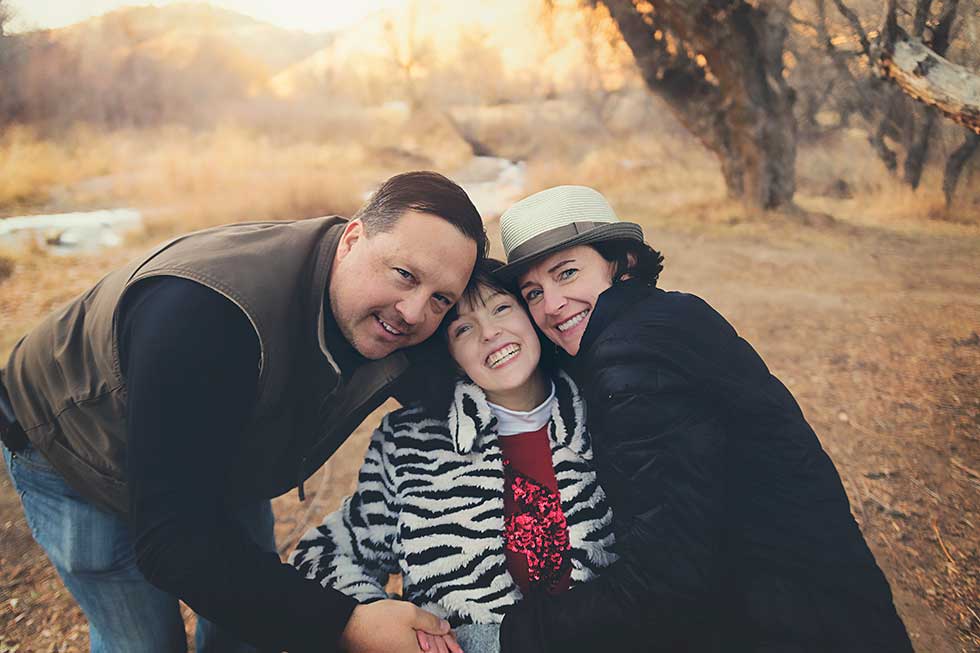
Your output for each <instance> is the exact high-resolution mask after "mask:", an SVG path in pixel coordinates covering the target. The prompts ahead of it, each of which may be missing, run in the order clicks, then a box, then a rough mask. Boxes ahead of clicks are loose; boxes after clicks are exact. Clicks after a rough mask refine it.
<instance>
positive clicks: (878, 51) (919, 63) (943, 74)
mask: <svg viewBox="0 0 980 653" xmlns="http://www.w3.org/2000/svg"><path fill="white" fill-rule="evenodd" d="M815 2H816V4H817V10H818V20H819V24H818V32H819V38H820V39H821V41H822V42H823V43H824V46H825V49H826V51H827V52H828V53H829V54H830V56H831V57H832V58H833V59H834V60H835V61H836V62H837V67H838V69H839V70H840V72H841V74H842V77H846V78H847V79H848V80H849V82H850V83H851V84H852V85H854V86H855V87H857V88H859V89H860V91H859V92H860V93H861V95H862V96H863V100H862V103H861V107H860V111H861V114H862V116H863V117H864V118H865V120H866V122H867V123H868V124H869V125H870V126H871V137H870V140H871V143H872V145H873V146H874V148H875V151H876V152H877V153H878V155H879V156H880V157H881V159H882V161H883V162H884V163H885V165H886V167H888V169H889V170H892V171H893V172H895V173H896V174H898V155H897V153H896V152H895V150H894V149H893V148H892V147H890V146H889V145H888V143H887V141H886V138H887V139H890V140H891V141H893V142H894V143H896V144H899V145H900V146H901V148H902V149H903V150H904V154H905V158H904V162H903V165H902V171H901V177H902V179H903V180H904V181H905V183H907V184H908V185H909V186H911V187H912V188H917V187H918V186H919V183H920V181H921V178H922V172H923V168H924V166H925V162H926V160H927V157H928V155H929V152H930V149H931V146H932V145H933V144H934V142H935V140H936V138H935V134H936V130H937V119H938V117H939V116H940V115H943V116H945V117H947V118H949V119H950V120H952V121H954V122H956V123H958V124H960V125H963V126H964V127H965V128H966V129H967V130H969V132H972V133H968V136H967V137H966V139H965V140H964V142H963V144H962V145H961V146H960V147H959V148H957V149H956V150H955V151H954V152H953V153H952V154H950V156H949V159H948V160H947V163H946V166H945V170H944V180H943V191H944V194H945V196H946V201H947V204H949V203H950V202H951V201H952V194H953V190H954V189H955V187H956V185H957V181H958V179H959V176H960V174H961V173H962V171H963V168H964V166H965V165H966V163H967V161H968V160H969V158H970V157H971V156H972V155H973V153H974V152H975V151H976V149H977V147H976V143H975V139H974V138H973V136H974V135H975V134H980V76H978V74H977V73H976V72H975V71H971V70H969V69H967V68H965V67H963V66H959V65H957V64H955V63H953V62H951V61H949V60H947V59H946V58H945V55H946V54H947V51H948V50H949V49H950V46H951V44H952V40H953V32H954V21H955V20H956V18H957V9H958V8H959V0H944V2H942V3H941V5H934V3H933V0H915V5H914V7H913V8H912V10H910V11H907V12H905V14H906V15H904V16H902V18H903V20H900V17H899V13H898V5H897V2H896V0H885V19H884V23H883V25H882V26H881V27H880V29H877V30H871V29H868V28H867V27H865V24H863V23H862V20H861V18H860V17H859V15H858V13H857V12H856V11H854V10H853V9H852V8H851V7H850V6H848V4H845V2H844V0H833V3H834V6H835V8H836V10H837V12H838V13H839V14H840V16H841V17H842V18H843V20H844V21H845V22H846V24H847V25H848V27H849V29H850V30H851V34H852V36H853V39H854V40H856V42H857V43H858V44H859V49H858V50H857V51H856V52H847V51H844V50H841V49H838V48H836V47H835V46H834V45H833V39H832V38H831V37H830V34H829V31H828V26H827V24H828V23H827V16H826V13H825V9H824V2H825V0H815ZM937 9H938V10H937ZM865 22H867V21H865ZM853 54H858V55H860V56H861V57H862V58H863V62H862V61H860V60H856V59H854V58H853V57H850V56H849V55H853ZM862 76H863V79H862ZM880 79H884V80H890V81H891V82H893V83H892V84H891V85H889V86H887V87H884V88H883V87H882V85H881V83H880V81H879V80H880Z"/></svg>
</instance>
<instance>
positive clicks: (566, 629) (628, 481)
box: [501, 341, 725, 653]
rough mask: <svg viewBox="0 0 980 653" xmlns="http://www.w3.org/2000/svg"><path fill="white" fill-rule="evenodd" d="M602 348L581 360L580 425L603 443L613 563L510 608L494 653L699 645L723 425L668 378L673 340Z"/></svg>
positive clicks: (684, 381) (685, 381) (717, 526)
mask: <svg viewBox="0 0 980 653" xmlns="http://www.w3.org/2000/svg"><path fill="white" fill-rule="evenodd" d="M611 344H612V346H610V347H609V348H607V349H603V350H599V351H597V352H596V356H595V357H594V358H593V359H592V360H590V361H589V362H590V366H591V367H590V369H592V370H594V371H593V373H592V376H591V377H590V381H591V388H590V389H591V392H590V393H589V422H590V428H592V426H593V425H594V426H595V428H594V429H593V433H594V434H595V437H596V438H597V439H598V438H600V437H601V438H604V440H605V441H604V442H603V443H602V444H601V454H600V452H599V451H598V450H597V458H599V459H600V463H601V467H600V475H599V482H600V483H602V484H603V487H604V489H606V491H607V495H608V496H609V498H610V502H611V507H612V509H613V515H614V517H615V519H616V521H617V522H618V528H617V551H618V553H619V554H620V558H619V560H618V561H617V562H615V563H614V564H613V565H611V566H610V567H608V568H607V569H605V570H604V571H603V572H602V575H601V576H600V577H599V578H598V579H596V580H594V581H592V582H590V583H587V584H585V585H581V586H578V587H576V588H573V589H571V590H569V591H567V592H564V593H562V594H560V595H557V596H549V597H541V598H538V597H530V598H528V599H527V600H525V601H523V602H522V603H520V604H519V605H517V606H515V607H514V608H513V609H512V610H511V611H509V612H508V614H507V616H506V617H505V618H504V621H503V624H502V628H501V647H502V651H503V652H504V653H523V652H524V651H528V652H530V651H536V652H552V651H554V652H557V651H562V652H563V653H565V652H574V651H594V650H595V649H597V648H599V649H603V650H606V649H611V648H617V649H623V650H639V649H642V650H651V649H653V648H654V647H656V646H658V645H661V644H662V648H663V650H672V649H674V648H678V646H676V645H677V644H678V643H683V642H685V641H688V640H697V639H698V638H699V637H701V636H703V633H699V632H698V630H697V620H698V614H699V610H698V607H699V606H701V608H702V609H703V607H704V605H705V604H704V601H705V600H706V598H707V597H708V596H709V595H710V594H711V592H712V590H713V587H712V582H713V580H712V579H713V578H714V577H715V574H714V571H715V569H714V568H715V565H716V560H717V549H718V546H719V543H720V537H719V533H720V530H721V524H722V514H721V511H722V505H723V502H722V499H723V496H724V480H723V479H724V477H725V475H724V469H723V449H724V442H725V432H724V428H723V423H722V420H721V418H720V417H719V414H718V411H715V410H712V408H711V402H710V401H709V400H708V396H707V394H708V393H707V392H706V389H705V388H704V387H702V385H701V384H700V383H698V382H697V381H696V380H695V379H694V378H693V377H691V376H686V375H685V374H683V373H681V372H677V371H676V370H677V369H687V367H686V365H680V366H678V365H677V356H681V358H685V357H686V356H687V355H694V353H693V352H690V351H686V352H679V351H678V350H677V348H678V347H680V348H683V343H681V342H679V341H678V342H676V343H673V346H671V347H669V348H662V347H656V348H654V349H652V350H651V349H648V348H647V347H642V348H640V349H639V350H637V349H635V348H634V349H633V350H632V351H630V350H629V349H630V348H629V346H628V345H625V343H624V341H617V342H613V343H611ZM644 344H646V343H644ZM666 344H670V343H666ZM660 352H670V353H669V354H661V353H660Z"/></svg>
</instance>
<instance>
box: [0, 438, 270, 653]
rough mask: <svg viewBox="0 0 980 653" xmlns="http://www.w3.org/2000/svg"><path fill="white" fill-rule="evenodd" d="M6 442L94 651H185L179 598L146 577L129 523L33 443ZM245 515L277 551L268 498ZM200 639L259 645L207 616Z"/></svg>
mask: <svg viewBox="0 0 980 653" xmlns="http://www.w3.org/2000/svg"><path fill="white" fill-rule="evenodd" d="M0 449H2V450H3V456H4V460H5V461H6V463H7V469H8V471H9V472H10V478H11V479H12V480H13V482H14V487H15V488H16V489H17V493H18V494H19V495H20V501H21V504H22V505H23V507H24V514H25V515H26V517H27V523H28V525H29V526H30V528H31V534H32V535H33V536H34V539H35V540H37V542H38V544H40V545H41V548H43V549H44V551H45V553H47V554H48V558H49V559H50V560H51V563H52V564H53V565H54V567H55V569H56V570H57V571H58V574H59V575H60V576H61V580H62V581H64V583H65V587H66V588H68V591H69V592H71V595H72V596H73V597H75V600H76V601H78V604H79V605H80V606H81V608H82V611H83V612H84V613H85V616H86V617H87V618H88V621H89V642H90V650H91V651H92V652H93V653H109V652H119V653H158V652H159V653H171V652H181V653H182V652H184V651H186V650H187V638H186V637H185V635H184V622H183V619H182V618H181V616H180V608H179V606H178V604H177V599H176V598H175V597H173V596H171V595H170V594H167V593H166V592H164V591H163V590H160V589H157V588H156V587H154V586H153V585H151V584H150V583H149V582H147V581H146V579H145V578H143V575H142V574H141V573H140V571H139V569H137V568H136V555H135V553H134V551H133V543H132V539H131V537H130V533H129V528H128V527H127V526H126V523H125V522H124V521H123V520H122V519H120V518H119V517H117V516H116V515H114V514H112V513H109V512H105V511H104V510H102V509H100V508H97V507H96V506H94V505H93V504H91V503H89V502H88V501H86V500H85V499H83V498H82V497H81V496H79V495H78V493H76V492H75V491H74V490H72V489H71V488H70V487H68V485H67V484H66V483H65V481H64V479H62V477H61V475H60V474H58V472H56V471H55V470H54V469H53V468H52V467H51V465H50V464H48V461H47V460H45V458H44V457H43V456H42V455H41V454H40V453H39V452H38V451H37V450H36V449H34V448H33V447H30V446H29V447H28V448H27V449H26V450H24V451H21V452H18V453H16V454H11V453H10V451H8V450H7V448H6V447H3V446H0ZM238 517H239V519H240V520H241V523H242V525H243V526H244V528H245V529H246V530H247V532H248V533H249V535H250V536H251V537H252V538H253V539H254V540H255V541H256V542H257V543H259V545H260V546H261V547H262V548H263V550H266V551H275V550H276V544H275V536H274V533H273V526H274V517H273V515H272V506H271V504H270V502H269V501H262V502H260V503H258V504H255V505H251V506H248V507H247V508H246V509H242V510H241V511H239V513H238ZM194 642H195V645H196V647H197V650H198V651H199V652H200V653H251V652H252V651H254V650H255V649H253V648H252V647H251V646H249V645H247V644H243V643H241V642H239V641H237V640H235V639H234V638H233V637H232V636H231V635H229V634H228V633H226V632H224V631H222V630H221V629H220V628H218V627H217V626H215V625H214V624H213V623H211V622H209V621H207V620H205V619H203V618H200V617H199V618H198V622H197V632H196V633H195V636H194Z"/></svg>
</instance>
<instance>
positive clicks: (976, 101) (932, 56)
mask: <svg viewBox="0 0 980 653" xmlns="http://www.w3.org/2000/svg"><path fill="white" fill-rule="evenodd" d="M890 2H894V0H890ZM875 68H876V70H877V72H878V74H879V75H880V76H881V77H882V78H884V79H891V80H893V81H894V82H895V83H896V84H897V85H898V87H899V88H901V89H902V91H904V92H905V93H906V94H907V95H910V96H911V97H913V98H915V99H916V100H919V101H920V102H923V103H924V104H927V105H929V106H933V107H936V109H938V110H939V111H941V112H942V113H943V114H944V115H945V116H946V117H948V118H949V119H951V120H953V121H954V122H957V123H959V124H961V125H963V126H964V127H966V128H967V129H970V130H972V131H973V132H975V133H977V134H980V76H978V75H977V74H976V73H975V72H973V71H971V70H968V69H967V68H965V67H963V66H960V65H957V64H954V63H952V62H951V61H949V60H947V59H944V58H943V57H941V56H939V55H938V54H936V53H935V52H933V51H932V50H930V49H929V48H927V47H926V46H925V45H924V44H923V43H922V42H921V41H917V40H913V39H910V38H909V37H908V36H907V35H905V34H904V33H903V34H899V35H897V37H896V40H895V43H894V45H893V47H892V51H891V52H888V51H887V50H885V49H882V51H881V53H880V56H879V57H878V58H877V60H876V61H875Z"/></svg>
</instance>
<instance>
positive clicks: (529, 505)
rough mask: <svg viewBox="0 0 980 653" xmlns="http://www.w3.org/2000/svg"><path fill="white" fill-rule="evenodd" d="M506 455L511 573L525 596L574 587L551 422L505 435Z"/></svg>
mask: <svg viewBox="0 0 980 653" xmlns="http://www.w3.org/2000/svg"><path fill="white" fill-rule="evenodd" d="M498 441H499V443H500V449H501V451H502V452H503V456H504V472H505V479H506V486H505V487H504V519H505V522H504V523H505V527H504V531H505V532H504V542H505V554H506V556H507V569H508V571H510V574H511V576H513V577H514V580H515V581H516V582H517V585H518V587H520V588H521V591H522V592H523V593H524V594H528V593H529V592H540V591H545V592H548V593H551V594H556V593H558V592H562V591H564V590H566V589H568V586H569V581H570V577H571V566H570V565H569V563H568V548H569V544H568V525H567V522H566V521H565V513H564V512H562V509H561V497H560V496H559V493H558V481H557V479H556V478H555V468H554V465H553V464H552V461H551V442H550V441H549V439H548V424H545V425H544V426H542V427H541V428H540V429H538V430H537V431H531V432H528V433H518V434H515V435H505V436H499V439H498Z"/></svg>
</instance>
